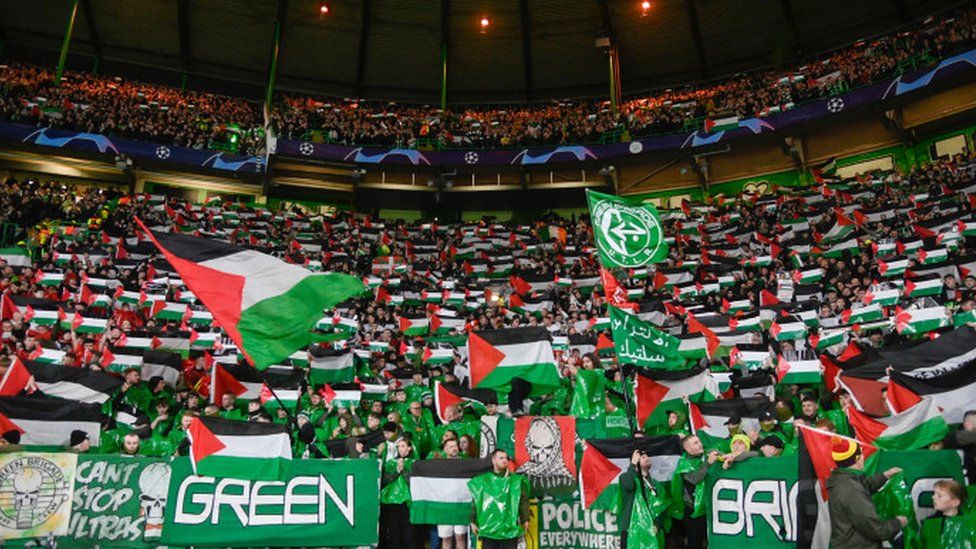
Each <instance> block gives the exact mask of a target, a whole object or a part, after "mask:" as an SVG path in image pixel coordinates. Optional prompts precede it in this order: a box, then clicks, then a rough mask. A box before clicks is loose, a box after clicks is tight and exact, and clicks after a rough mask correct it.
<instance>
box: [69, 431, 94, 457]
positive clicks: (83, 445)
mask: <svg viewBox="0 0 976 549" xmlns="http://www.w3.org/2000/svg"><path fill="white" fill-rule="evenodd" d="M89 449H91V441H90V440H89V437H88V433H86V432H85V431H82V430H80V429H75V430H74V431H71V438H69V439H68V448H67V451H68V452H75V453H77V454H84V453H85V452H87V451H88V450H89Z"/></svg>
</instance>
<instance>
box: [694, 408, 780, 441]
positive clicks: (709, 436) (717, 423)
mask: <svg viewBox="0 0 976 549" xmlns="http://www.w3.org/2000/svg"><path fill="white" fill-rule="evenodd" d="M689 407H690V413H689V419H690V420H691V432H692V433H694V434H696V435H698V437H699V438H700V439H701V440H702V443H703V444H704V445H705V447H706V448H714V447H716V446H718V445H719V444H720V443H721V441H722V440H724V439H727V438H729V427H728V425H726V422H728V420H729V418H731V417H733V416H738V417H739V418H740V419H741V420H742V432H743V433H748V432H750V431H758V430H759V416H760V415H761V414H762V413H763V412H766V411H772V409H773V404H772V403H771V402H770V401H769V400H766V399H764V398H733V399H726V400H716V401H712V402H699V403H695V402H692V403H691V404H689Z"/></svg>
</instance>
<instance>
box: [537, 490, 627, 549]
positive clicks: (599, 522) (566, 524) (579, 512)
mask: <svg viewBox="0 0 976 549" xmlns="http://www.w3.org/2000/svg"><path fill="white" fill-rule="evenodd" d="M535 507H536V508H535V509H533V511H534V512H533V517H532V522H531V523H530V524H529V535H528V536H526V546H527V548H528V549H534V548H542V547H565V548H567V549H615V548H617V547H620V528H619V525H618V523H617V514H616V513H615V512H613V511H607V510H601V509H584V508H583V505H582V504H581V503H580V500H579V498H574V497H557V498H548V499H545V500H542V501H540V502H539V503H538V504H537V505H535ZM533 542H534V545H533Z"/></svg>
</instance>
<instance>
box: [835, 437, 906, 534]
mask: <svg viewBox="0 0 976 549" xmlns="http://www.w3.org/2000/svg"><path fill="white" fill-rule="evenodd" d="M831 457H832V458H833V460H834V463H836V464H837V468H836V469H834V470H833V471H832V472H831V473H830V477H828V478H827V491H828V492H829V494H830V499H829V500H828V503H827V505H828V511H829V512H830V547H831V548H832V549H848V548H849V549H855V548H857V549H860V548H864V547H881V544H882V542H884V541H887V540H890V539H893V538H894V537H895V535H897V534H898V532H900V531H901V529H902V528H904V527H905V525H906V524H908V519H907V518H906V517H904V516H898V517H895V518H892V519H888V520H885V521H882V520H881V519H880V518H878V512H877V510H876V509H875V508H874V502H873V501H872V500H871V494H873V493H875V492H877V491H878V490H880V489H881V487H882V486H884V484H885V483H886V482H888V479H889V478H891V477H893V476H894V475H896V474H898V473H900V472H901V469H900V468H898V467H892V468H891V469H888V470H887V471H885V472H884V473H878V474H876V475H866V474H865V473H864V453H863V452H862V450H861V445H860V444H858V443H857V441H855V440H854V439H850V438H846V437H834V438H833V440H832V446H831Z"/></svg>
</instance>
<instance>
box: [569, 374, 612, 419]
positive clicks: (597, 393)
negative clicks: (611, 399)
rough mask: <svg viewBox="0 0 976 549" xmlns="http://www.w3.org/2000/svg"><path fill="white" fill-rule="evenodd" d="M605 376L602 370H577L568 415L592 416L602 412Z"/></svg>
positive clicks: (603, 408)
mask: <svg viewBox="0 0 976 549" xmlns="http://www.w3.org/2000/svg"><path fill="white" fill-rule="evenodd" d="M606 385H607V378H606V376H605V375H603V372H602V371H596V370H578V371H577V372H576V383H575V385H574V387H573V399H572V402H571V403H570V405H569V415H571V416H576V417H577V418H594V417H597V416H599V415H601V414H602V413H604V411H605V409H606V406H605V403H604V399H605V398H606V397H605V395H606Z"/></svg>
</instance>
